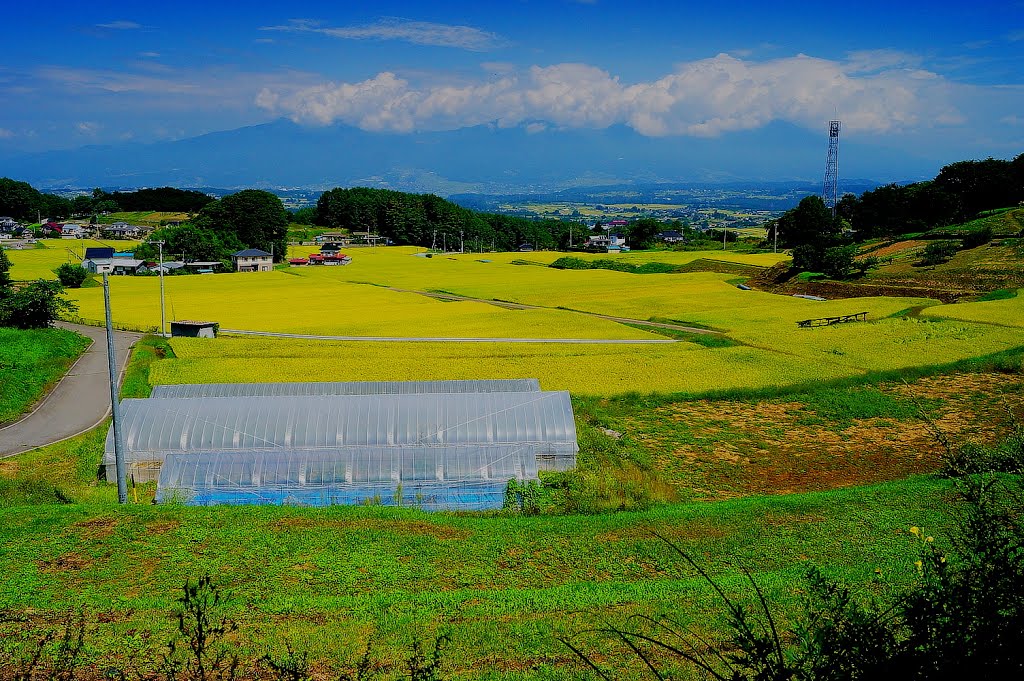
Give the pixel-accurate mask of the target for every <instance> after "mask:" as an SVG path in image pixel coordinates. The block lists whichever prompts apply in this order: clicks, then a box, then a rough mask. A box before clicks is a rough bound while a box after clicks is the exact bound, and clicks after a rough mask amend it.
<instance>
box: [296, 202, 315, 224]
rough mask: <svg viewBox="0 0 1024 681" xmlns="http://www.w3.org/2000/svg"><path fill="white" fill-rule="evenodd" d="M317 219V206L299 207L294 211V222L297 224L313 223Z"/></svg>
mask: <svg viewBox="0 0 1024 681" xmlns="http://www.w3.org/2000/svg"><path fill="white" fill-rule="evenodd" d="M315 220H316V207H315V206H306V207H305V208H299V209H298V210H297V211H295V212H294V213H292V222H294V223H295V224H297V225H313V224H315V222H314V221H315Z"/></svg>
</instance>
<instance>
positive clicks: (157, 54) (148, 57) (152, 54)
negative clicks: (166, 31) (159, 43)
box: [139, 52, 160, 59]
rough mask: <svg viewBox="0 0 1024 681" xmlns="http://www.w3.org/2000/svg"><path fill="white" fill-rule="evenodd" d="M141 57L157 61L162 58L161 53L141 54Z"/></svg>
mask: <svg viewBox="0 0 1024 681" xmlns="http://www.w3.org/2000/svg"><path fill="white" fill-rule="evenodd" d="M139 56H140V57H142V58H143V59H156V58H157V57H159V56H160V53H159V52H139Z"/></svg>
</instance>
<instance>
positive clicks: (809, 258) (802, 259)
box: [793, 244, 821, 272]
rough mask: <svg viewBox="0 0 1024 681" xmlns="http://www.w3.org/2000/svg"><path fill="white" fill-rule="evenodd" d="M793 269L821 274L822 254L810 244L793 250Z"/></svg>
mask: <svg viewBox="0 0 1024 681" xmlns="http://www.w3.org/2000/svg"><path fill="white" fill-rule="evenodd" d="M793 269H795V270H799V271H800V272H820V271H821V252H820V251H819V250H818V249H817V248H815V247H814V246H812V245H810V244H801V245H799V246H797V247H796V248H794V249H793Z"/></svg>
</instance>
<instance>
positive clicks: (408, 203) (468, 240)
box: [315, 187, 581, 251]
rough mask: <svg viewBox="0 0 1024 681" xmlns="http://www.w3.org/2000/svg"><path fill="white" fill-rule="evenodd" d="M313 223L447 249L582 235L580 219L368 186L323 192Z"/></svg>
mask: <svg viewBox="0 0 1024 681" xmlns="http://www.w3.org/2000/svg"><path fill="white" fill-rule="evenodd" d="M315 222H316V224H318V225H322V226H324V227H327V228H329V229H349V230H352V231H353V232H370V233H373V234H377V235H380V236H383V237H387V238H389V239H391V240H392V241H394V242H395V243H396V244H403V245H414V246H423V247H426V248H430V247H436V248H442V247H444V246H447V248H448V249H449V250H450V249H454V248H460V247H464V248H465V249H466V250H498V251H508V250H514V249H516V248H518V247H519V245H521V244H524V243H528V244H530V245H531V246H533V247H534V248H536V249H550V248H565V247H568V245H569V240H570V230H572V229H574V230H575V233H576V234H575V237H576V240H577V241H578V240H579V238H580V236H579V235H580V234H581V227H580V226H579V225H578V224H576V225H573V223H570V222H567V221H562V220H550V219H547V220H528V219H526V218H520V217H513V216H510V215H497V214H493V213H478V212H477V211H474V210H470V209H468V208H463V207H462V206H459V205H457V204H454V203H452V202H451V201H447V200H445V199H442V198H441V197H439V196H435V195H433V194H410V193H406V192H398V191H393V190H390V189H371V188H369V187H353V188H349V189H343V188H336V189H332V190H330V191H327V192H324V193H323V194H322V195H321V196H320V199H319V200H318V201H317V205H316V217H315Z"/></svg>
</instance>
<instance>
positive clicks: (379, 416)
mask: <svg viewBox="0 0 1024 681" xmlns="http://www.w3.org/2000/svg"><path fill="white" fill-rule="evenodd" d="M121 414H122V432H123V434H124V441H125V462H126V464H127V468H128V472H129V473H130V474H131V475H133V476H134V478H135V480H136V481H138V482H143V481H147V480H154V479H156V478H157V474H158V472H159V470H160V467H161V465H162V464H163V462H164V460H165V459H166V458H167V456H168V455H169V454H174V453H200V452H203V453H221V452H241V453H250V454H251V453H259V452H262V451H264V450H273V451H275V452H278V453H280V454H282V455H284V456H286V457H287V456H292V455H293V454H294V453H297V452H299V451H308V450H325V451H332V452H337V451H338V450H343V449H346V448H350V447H364V448H365V447H384V448H389V447H399V448H401V447H411V448H423V447H432V448H435V449H439V450H440V451H442V452H443V451H446V450H447V449H448V448H450V447H452V446H463V445H475V446H478V447H493V446H495V445H519V446H522V445H532V447H531V449H532V451H533V452H534V455H535V456H536V458H537V461H538V464H537V465H538V466H539V467H540V468H541V469H554V470H566V469H569V468H572V467H574V466H575V464H576V452H577V451H578V449H579V447H578V445H577V442H576V425H575V421H574V418H573V412H572V404H571V402H570V400H569V393H567V392H492V393H453V392H449V393H409V394H397V393H396V394H378V395H331V396H323V395H312V396H311V395H289V396H252V397H249V396H246V397H196V398H149V399H126V400H122V402H121ZM103 463H104V465H105V466H106V469H107V479H108V480H114V479H115V478H116V469H115V464H114V451H113V432H112V430H111V431H110V432H108V434H107V443H106V448H105V452H104V457H103Z"/></svg>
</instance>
